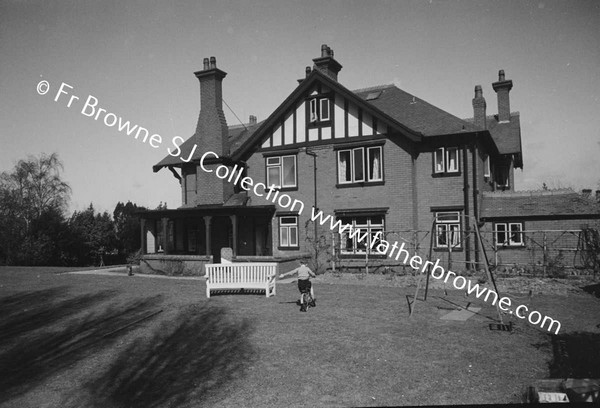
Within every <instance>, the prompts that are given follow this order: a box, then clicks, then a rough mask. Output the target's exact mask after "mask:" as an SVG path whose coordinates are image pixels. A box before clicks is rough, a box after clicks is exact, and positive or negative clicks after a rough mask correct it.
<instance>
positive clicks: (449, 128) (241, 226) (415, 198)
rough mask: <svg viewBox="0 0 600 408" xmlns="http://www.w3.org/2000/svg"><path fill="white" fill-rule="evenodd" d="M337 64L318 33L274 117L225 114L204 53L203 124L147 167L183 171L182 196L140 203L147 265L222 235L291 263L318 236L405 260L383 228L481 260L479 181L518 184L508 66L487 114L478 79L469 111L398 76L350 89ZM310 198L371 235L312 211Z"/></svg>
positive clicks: (246, 252) (221, 240)
mask: <svg viewBox="0 0 600 408" xmlns="http://www.w3.org/2000/svg"><path fill="white" fill-rule="evenodd" d="M341 69H342V65H341V64H340V63H339V62H338V61H337V60H336V59H335V58H334V53H333V50H331V49H330V48H329V47H327V46H326V45H323V46H322V49H321V56H319V57H318V58H315V59H313V67H312V68H311V67H307V68H306V70H305V76H304V78H302V79H300V80H298V82H299V84H298V86H297V87H296V89H295V90H294V91H293V92H292V93H291V94H290V95H289V96H288V97H287V98H286V99H285V100H284V101H283V102H282V103H281V104H280V105H279V107H277V109H275V111H274V112H273V113H272V114H271V115H270V116H269V117H268V118H266V119H265V120H263V121H261V122H258V121H257V120H256V117H254V116H251V117H250V121H249V123H247V124H244V125H237V126H228V125H227V123H226V120H225V115H224V114H223V110H222V81H223V79H224V78H225V76H226V73H225V72H223V71H222V70H220V69H219V68H217V66H216V60H215V59H214V57H212V58H211V59H208V58H206V59H205V60H204V67H203V70H202V71H199V72H196V73H195V75H196V77H197V78H198V79H199V81H200V100H201V109H200V115H199V118H198V125H197V128H196V132H195V134H194V135H193V136H191V137H190V138H189V139H188V140H187V141H185V142H184V143H183V144H182V145H181V150H180V151H178V152H173V154H170V155H168V156H167V157H165V158H164V159H163V160H162V161H160V162H159V163H158V164H156V165H155V166H154V168H153V169H154V171H155V172H157V171H160V170H161V169H163V168H168V169H169V170H170V171H171V172H172V173H173V174H174V176H175V177H176V178H177V179H178V181H179V183H180V184H181V196H182V205H181V207H179V208H177V209H173V210H155V211H148V212H146V213H144V214H143V220H142V223H143V225H142V230H143V231H142V237H143V244H142V246H143V252H144V259H145V263H144V264H145V265H146V267H151V268H156V269H165V268H169V267H172V265H174V264H177V265H182V264H183V265H184V266H186V267H188V268H198V267H199V266H201V265H202V264H204V263H207V262H218V261H219V260H220V254H221V249H222V248H224V247H229V248H231V249H232V251H233V256H234V258H235V260H238V261H247V260H270V261H273V260H274V261H277V262H280V263H290V264H291V263H293V261H295V260H297V259H300V258H310V257H312V256H314V246H315V245H314V242H315V240H316V239H317V240H318V238H319V237H321V236H323V237H324V241H323V242H324V244H323V245H322V246H321V247H323V248H329V249H327V251H325V252H329V254H327V255H326V257H327V260H332V259H335V262H336V264H337V266H342V267H343V266H353V265H354V266H361V265H365V260H368V262H371V263H373V262H374V263H375V264H386V263H387V264H394V262H395V263H396V264H397V263H398V262H397V261H395V260H393V259H387V258H386V257H385V256H381V255H378V254H377V253H375V252H374V250H372V249H371V246H372V242H371V240H372V239H373V237H374V236H375V235H376V234H377V233H378V232H379V231H382V232H383V233H384V235H385V236H386V238H387V239H388V240H394V239H398V240H403V241H411V244H412V248H413V250H414V251H420V252H421V253H426V252H428V251H429V249H430V248H431V249H432V250H433V251H435V254H436V256H438V257H443V256H448V255H447V253H448V252H450V251H451V252H452V257H453V261H455V262H463V263H464V264H465V265H466V266H467V267H469V266H471V265H472V264H473V262H479V261H480V256H481V251H480V248H479V246H478V242H477V241H476V239H475V236H474V234H473V231H472V228H473V225H474V224H475V223H476V222H480V223H481V220H480V214H481V211H482V203H483V202H482V197H483V194H484V193H486V192H489V193H493V194H499V193H494V192H503V193H507V192H511V191H513V190H514V169H515V168H522V167H523V158H522V151H521V131H520V123H519V114H518V113H513V112H511V111H510V98H509V92H510V90H511V88H512V86H513V83H512V81H511V80H507V79H506V78H505V73H504V71H502V70H501V71H500V72H499V77H498V81H497V82H494V83H493V84H492V86H493V89H494V90H495V92H496V93H497V98H498V112H497V114H495V115H491V116H489V115H487V112H486V101H485V99H484V97H483V94H482V88H481V86H476V87H475V95H474V98H473V101H472V104H473V118H470V119H460V118H458V117H456V116H453V115H452V114H450V113H448V112H445V111H443V110H442V109H439V108H437V107H435V106H434V105H432V104H430V103H428V102H426V101H424V100H422V99H420V98H418V97H416V96H413V95H411V94H409V93H407V92H405V91H403V90H401V89H399V88H398V87H396V86H395V85H379V86H374V87H371V88H365V89H358V90H349V89H347V88H346V87H345V86H344V85H343V84H342V83H341V82H340V81H338V75H339V73H340V70H341ZM244 180H246V181H244ZM249 180H250V181H249ZM486 203H488V204H489V200H488V201H487V202H486ZM313 207H314V208H317V209H318V210H320V211H322V213H323V215H324V216H327V215H330V216H331V217H333V218H332V219H333V221H337V220H339V221H341V223H343V224H346V223H347V224H350V225H352V226H353V227H354V228H355V229H358V230H360V231H364V232H365V233H367V232H368V234H367V236H366V238H365V239H364V240H362V241H361V240H359V239H358V237H357V236H354V237H351V236H349V235H348V234H347V233H342V234H338V233H335V231H336V230H334V231H332V230H331V229H330V222H329V221H328V222H327V223H326V224H324V225H319V223H315V222H309V221H310V219H311V214H312V208H313ZM488 207H489V205H488ZM486 211H487V207H486ZM486 214H487V216H488V217H489V213H486ZM505 223H506V222H505ZM490 225H493V224H490ZM514 228H516V227H514ZM418 231H424V232H425V234H424V235H421V236H419V233H418ZM411 232H413V233H414V234H411ZM427 232H432V234H429V236H428V237H427ZM424 237H427V238H424ZM182 261H183V262H182ZM143 267H144V265H143Z"/></svg>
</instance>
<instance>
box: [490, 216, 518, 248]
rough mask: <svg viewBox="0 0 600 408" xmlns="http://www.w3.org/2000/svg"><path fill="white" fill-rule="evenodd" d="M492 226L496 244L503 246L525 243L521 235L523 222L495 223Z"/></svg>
mask: <svg viewBox="0 0 600 408" xmlns="http://www.w3.org/2000/svg"><path fill="white" fill-rule="evenodd" d="M494 227H495V228H494V230H495V231H494V233H495V238H496V245H498V246H504V247H506V246H523V245H525V240H524V237H523V223H521V222H509V223H497V224H495V226H494Z"/></svg>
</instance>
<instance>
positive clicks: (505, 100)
mask: <svg viewBox="0 0 600 408" xmlns="http://www.w3.org/2000/svg"><path fill="white" fill-rule="evenodd" d="M512 86H513V82H512V81H511V80H510V79H509V80H506V79H505V78H504V70H503V69H501V70H500V71H499V72H498V82H494V83H493V84H492V87H493V88H494V91H496V93H497V94H498V121H499V122H509V121H510V98H509V96H508V93H509V92H510V90H511V89H512Z"/></svg>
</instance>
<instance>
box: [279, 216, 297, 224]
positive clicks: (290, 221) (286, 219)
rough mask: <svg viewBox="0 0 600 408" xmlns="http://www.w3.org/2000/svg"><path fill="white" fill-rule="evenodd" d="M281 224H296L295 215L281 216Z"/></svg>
mask: <svg viewBox="0 0 600 408" xmlns="http://www.w3.org/2000/svg"><path fill="white" fill-rule="evenodd" d="M281 224H282V225H284V224H285V225H296V217H281Z"/></svg>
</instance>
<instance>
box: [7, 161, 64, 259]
mask: <svg viewBox="0 0 600 408" xmlns="http://www.w3.org/2000/svg"><path fill="white" fill-rule="evenodd" d="M62 170H63V165H62V162H61V161H60V159H59V158H58V154H56V153H53V154H51V155H49V156H48V155H46V154H44V153H42V154H41V155H40V156H39V157H34V156H29V157H28V158H27V159H25V160H20V161H19V162H18V163H17V165H16V166H15V167H14V169H13V170H12V171H11V172H2V173H0V261H2V262H5V263H8V264H13V263H24V262H25V263H27V264H32V263H33V264H38V262H48V260H49V259H56V256H57V254H58V252H56V251H58V249H57V247H56V245H57V244H56V242H55V241H56V236H51V235H49V234H51V233H52V234H56V233H57V232H58V230H57V229H55V228H50V229H47V228H46V227H48V226H44V225H43V224H44V222H50V221H51V224H52V223H54V225H56V222H58V223H59V224H60V222H63V221H64V218H63V214H64V211H65V210H66V206H67V203H68V201H69V195H70V193H71V188H70V187H69V185H68V184H67V183H66V182H64V181H63V180H62V178H61V171H62ZM48 251H49V252H48ZM59 252H60V251H59Z"/></svg>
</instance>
